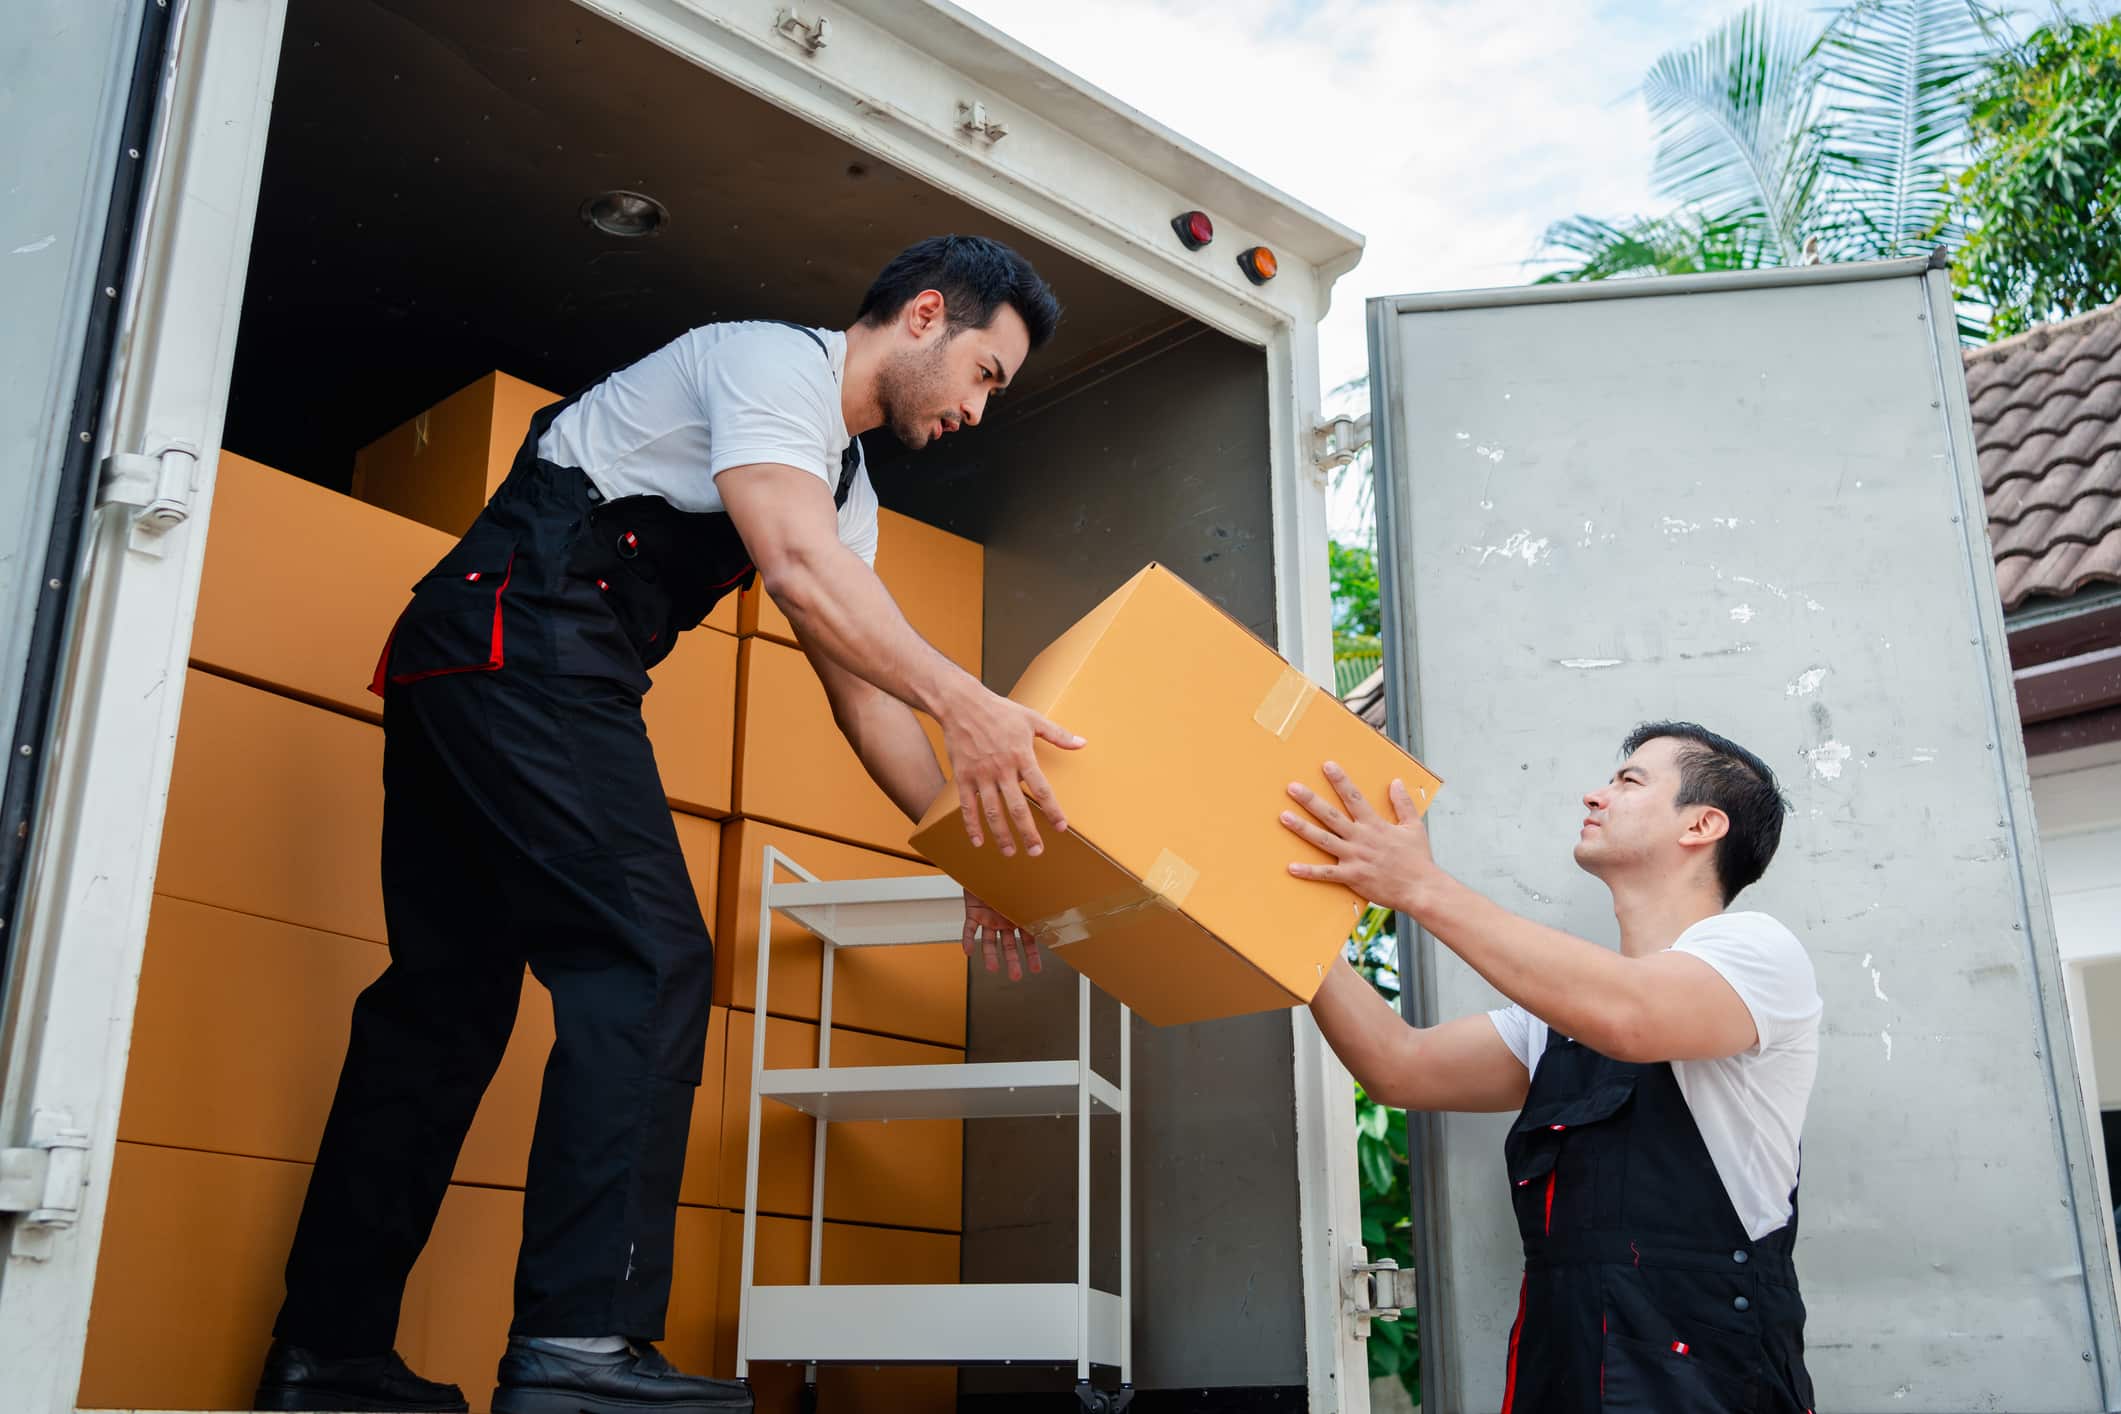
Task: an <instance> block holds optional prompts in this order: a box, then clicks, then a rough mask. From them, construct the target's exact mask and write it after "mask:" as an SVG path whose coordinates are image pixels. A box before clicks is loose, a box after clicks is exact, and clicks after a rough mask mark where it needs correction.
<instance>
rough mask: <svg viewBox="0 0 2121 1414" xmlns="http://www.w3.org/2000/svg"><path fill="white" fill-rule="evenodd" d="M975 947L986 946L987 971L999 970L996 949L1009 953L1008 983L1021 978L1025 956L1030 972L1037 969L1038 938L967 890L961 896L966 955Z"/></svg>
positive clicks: (999, 960) (999, 961)
mask: <svg viewBox="0 0 2121 1414" xmlns="http://www.w3.org/2000/svg"><path fill="white" fill-rule="evenodd" d="M975 946H983V947H985V948H986V950H987V970H988V971H989V972H995V971H999V970H1000V968H1001V959H1000V951H1001V949H1003V948H1006V949H1007V950H1008V953H1009V980H1010V981H1012V982H1021V981H1023V980H1024V960H1025V959H1026V958H1029V959H1030V961H1031V970H1032V971H1033V972H1037V971H1040V970H1041V969H1040V967H1039V960H1038V939H1036V938H1034V937H1032V936H1031V935H1030V934H1029V933H1026V932H1024V931H1023V930H1022V929H1021V928H1018V927H1017V926H1016V925H1015V924H1014V923H1011V922H1010V921H1009V920H1008V919H1006V918H1004V917H1002V916H1001V915H1000V914H999V913H996V912H995V911H994V910H993V909H991V908H989V907H987V905H986V904H984V903H981V902H980V901H979V900H978V899H976V898H974V897H973V896H972V895H971V894H969V893H968V894H966V895H965V956H966V957H970V956H972V950H973V948H974V947H975Z"/></svg>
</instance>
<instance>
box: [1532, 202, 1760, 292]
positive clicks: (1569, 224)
mask: <svg viewBox="0 0 2121 1414" xmlns="http://www.w3.org/2000/svg"><path fill="white" fill-rule="evenodd" d="M1540 249H1541V254H1539V255H1537V256H1534V257H1533V259H1534V261H1536V262H1539V263H1545V264H1553V265H1558V266H1560V267H1561V268H1560V269H1556V270H1550V271H1548V272H1547V273H1546V274H1544V275H1541V276H1539V277H1538V278H1537V279H1536V280H1534V281H1533V282H1532V283H1534V284H1537V285H1557V284H1567V283H1571V282H1574V281H1578V280H1610V279H1615V278H1619V277H1622V276H1628V275H1685V274H1694V273H1698V272H1704V271H1710V270H1750V269H1753V268H1755V267H1757V266H1761V265H1767V264H1771V263H1773V258H1772V253H1771V251H1770V250H1769V249H1768V247H1767V244H1766V242H1765V240H1764V239H1763V233H1762V229H1761V227H1760V226H1759V225H1758V224H1757V223H1751V222H1748V221H1746V220H1744V219H1742V218H1739V219H1727V220H1720V221H1712V220H1708V219H1706V218H1704V217H1702V216H1700V215H1699V214H1698V213H1694V212H1684V211H1683V212H1680V213H1679V214H1677V215H1674V216H1634V217H1630V218H1628V219H1627V220H1624V221H1619V222H1614V221H1605V220H1601V219H1599V218H1598V217H1595V216H1571V217H1569V218H1568V219H1566V220H1562V221H1556V222H1554V223H1553V224H1552V225H1550V226H1548V227H1547V229H1546V233H1545V235H1544V236H1542V237H1541V238H1540Z"/></svg>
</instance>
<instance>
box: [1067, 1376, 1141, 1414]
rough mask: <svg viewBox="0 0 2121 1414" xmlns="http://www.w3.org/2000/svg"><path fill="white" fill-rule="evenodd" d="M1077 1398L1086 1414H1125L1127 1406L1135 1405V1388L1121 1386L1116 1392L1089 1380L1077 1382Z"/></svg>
mask: <svg viewBox="0 0 2121 1414" xmlns="http://www.w3.org/2000/svg"><path fill="white" fill-rule="evenodd" d="M1075 1398H1076V1402H1077V1403H1079V1404H1081V1405H1082V1407H1083V1411H1084V1414H1125V1410H1126V1409H1127V1406H1129V1405H1131V1404H1132V1403H1134V1386H1133V1385H1121V1386H1120V1387H1119V1388H1118V1389H1116V1390H1105V1389H1099V1388H1097V1387H1096V1386H1095V1385H1093V1384H1091V1383H1090V1382H1089V1381H1088V1380H1077V1381H1076V1382H1075Z"/></svg>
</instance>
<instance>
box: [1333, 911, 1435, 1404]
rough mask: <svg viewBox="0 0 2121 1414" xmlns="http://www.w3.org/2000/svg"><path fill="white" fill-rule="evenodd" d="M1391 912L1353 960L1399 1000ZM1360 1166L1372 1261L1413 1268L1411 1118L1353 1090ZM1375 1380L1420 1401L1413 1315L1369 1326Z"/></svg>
mask: <svg viewBox="0 0 2121 1414" xmlns="http://www.w3.org/2000/svg"><path fill="white" fill-rule="evenodd" d="M1393 922H1394V920H1393V915H1392V912H1391V910H1389V909H1384V908H1379V907H1378V906H1377V905H1376V904H1372V905H1370V907H1369V909H1368V910H1367V911H1366V912H1364V914H1363V916H1362V920H1361V921H1360V922H1359V923H1357V924H1356V925H1355V931H1354V932H1353V933H1352V934H1351V935H1350V936H1349V938H1348V948H1347V957H1348V961H1350V962H1351V963H1353V964H1354V965H1355V970H1356V971H1357V972H1359V973H1361V974H1362V977H1363V980H1364V981H1366V982H1368V983H1369V984H1370V985H1371V986H1372V987H1375V988H1376V989H1377V993H1378V995H1379V996H1381V997H1383V998H1384V999H1385V1000H1386V1001H1388V1002H1391V1003H1393V1004H1394V1005H1395V1006H1396V1005H1397V1004H1398V1002H1399V941H1398V939H1397V938H1396V937H1395V936H1394V934H1393ZM1355 1168H1356V1174H1357V1176H1358V1178H1359V1180H1360V1182H1361V1185H1362V1245H1363V1246H1364V1247H1365V1248H1366V1249H1368V1251H1369V1253H1370V1257H1371V1260H1373V1261H1374V1260H1377V1259H1378V1258H1382V1257H1390V1258H1391V1259H1393V1260H1394V1261H1396V1262H1398V1263H1399V1265H1400V1266H1401V1267H1402V1268H1403V1269H1406V1270H1412V1269H1413V1266H1414V1218H1413V1213H1414V1199H1413V1189H1412V1186H1411V1185H1412V1182H1413V1173H1412V1169H1411V1167H1410V1165H1409V1160H1408V1155H1407V1115H1406V1111H1404V1110H1395V1109H1391V1108H1389V1107H1387V1106H1385V1105H1380V1104H1378V1103H1377V1102H1376V1101H1375V1100H1373V1099H1371V1098H1370V1097H1369V1096H1368V1095H1367V1094H1365V1093H1364V1091H1363V1088H1362V1086H1360V1085H1357V1086H1356V1087H1355ZM1369 1347H1370V1355H1369V1360H1370V1378H1371V1379H1373V1380H1382V1379H1391V1378H1394V1377H1397V1378H1398V1380H1399V1382H1400V1383H1401V1384H1402V1385H1404V1386H1405V1387H1406V1391H1407V1393H1408V1394H1409V1395H1410V1396H1412V1398H1413V1400H1414V1402H1415V1403H1416V1404H1419V1403H1421V1325H1420V1322H1419V1320H1418V1313H1416V1312H1413V1311H1409V1312H1407V1313H1406V1314H1405V1315H1404V1316H1402V1317H1400V1318H1399V1319H1398V1320H1397V1321H1372V1322H1371V1323H1370V1341H1369Z"/></svg>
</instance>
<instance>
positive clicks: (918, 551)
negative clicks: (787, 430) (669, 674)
mask: <svg viewBox="0 0 2121 1414" xmlns="http://www.w3.org/2000/svg"><path fill="white" fill-rule="evenodd" d="M876 573H877V577H878V578H879V579H881V580H883V581H884V587H885V588H886V589H888V590H890V591H891V597H892V598H893V599H896V600H897V601H898V606H899V609H900V611H901V612H902V613H904V614H905V616H906V622H908V623H910V624H912V625H913V628H914V632H916V633H918V634H920V636H921V637H922V638H925V639H927V640H928V641H929V642H930V643H932V644H934V645H935V647H936V648H937V650H938V651H940V652H941V653H942V655H943V656H944V657H946V658H948V659H949V660H950V661H951V662H953V663H955V664H957V665H958V666H959V667H961V668H963V669H964V670H965V671H966V672H968V673H970V674H972V675H973V676H974V677H978V676H979V674H980V646H981V643H982V641H983V637H984V635H983V632H982V630H983V628H984V626H985V619H986V609H985V598H984V593H985V585H986V552H985V551H984V550H982V549H981V548H980V546H979V544H978V542H977V541H972V540H967V539H965V538H964V537H963V536H961V535H952V534H951V533H950V532H949V531H947V530H938V529H936V528H935V527H934V526H932V525H928V524H925V523H923V522H921V521H917V520H915V519H913V517H911V516H902V515H900V514H899V513H898V512H896V511H878V512H877V516H876ZM737 632H738V633H740V634H744V635H746V636H749V635H752V634H758V635H760V636H762V637H765V638H770V639H773V640H774V641H775V642H778V643H785V644H787V645H788V646H789V647H791V648H793V647H796V646H798V645H797V643H796V638H795V625H793V624H791V623H789V622H788V616H787V615H786V614H784V613H782V612H781V607H780V605H778V604H776V603H774V602H773V596H772V595H771V594H768V593H767V592H766V591H765V589H764V588H762V587H761V586H759V585H757V584H754V585H752V587H751V588H749V589H747V590H745V591H744V595H743V599H742V601H741V603H739V605H738V606H737Z"/></svg>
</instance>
